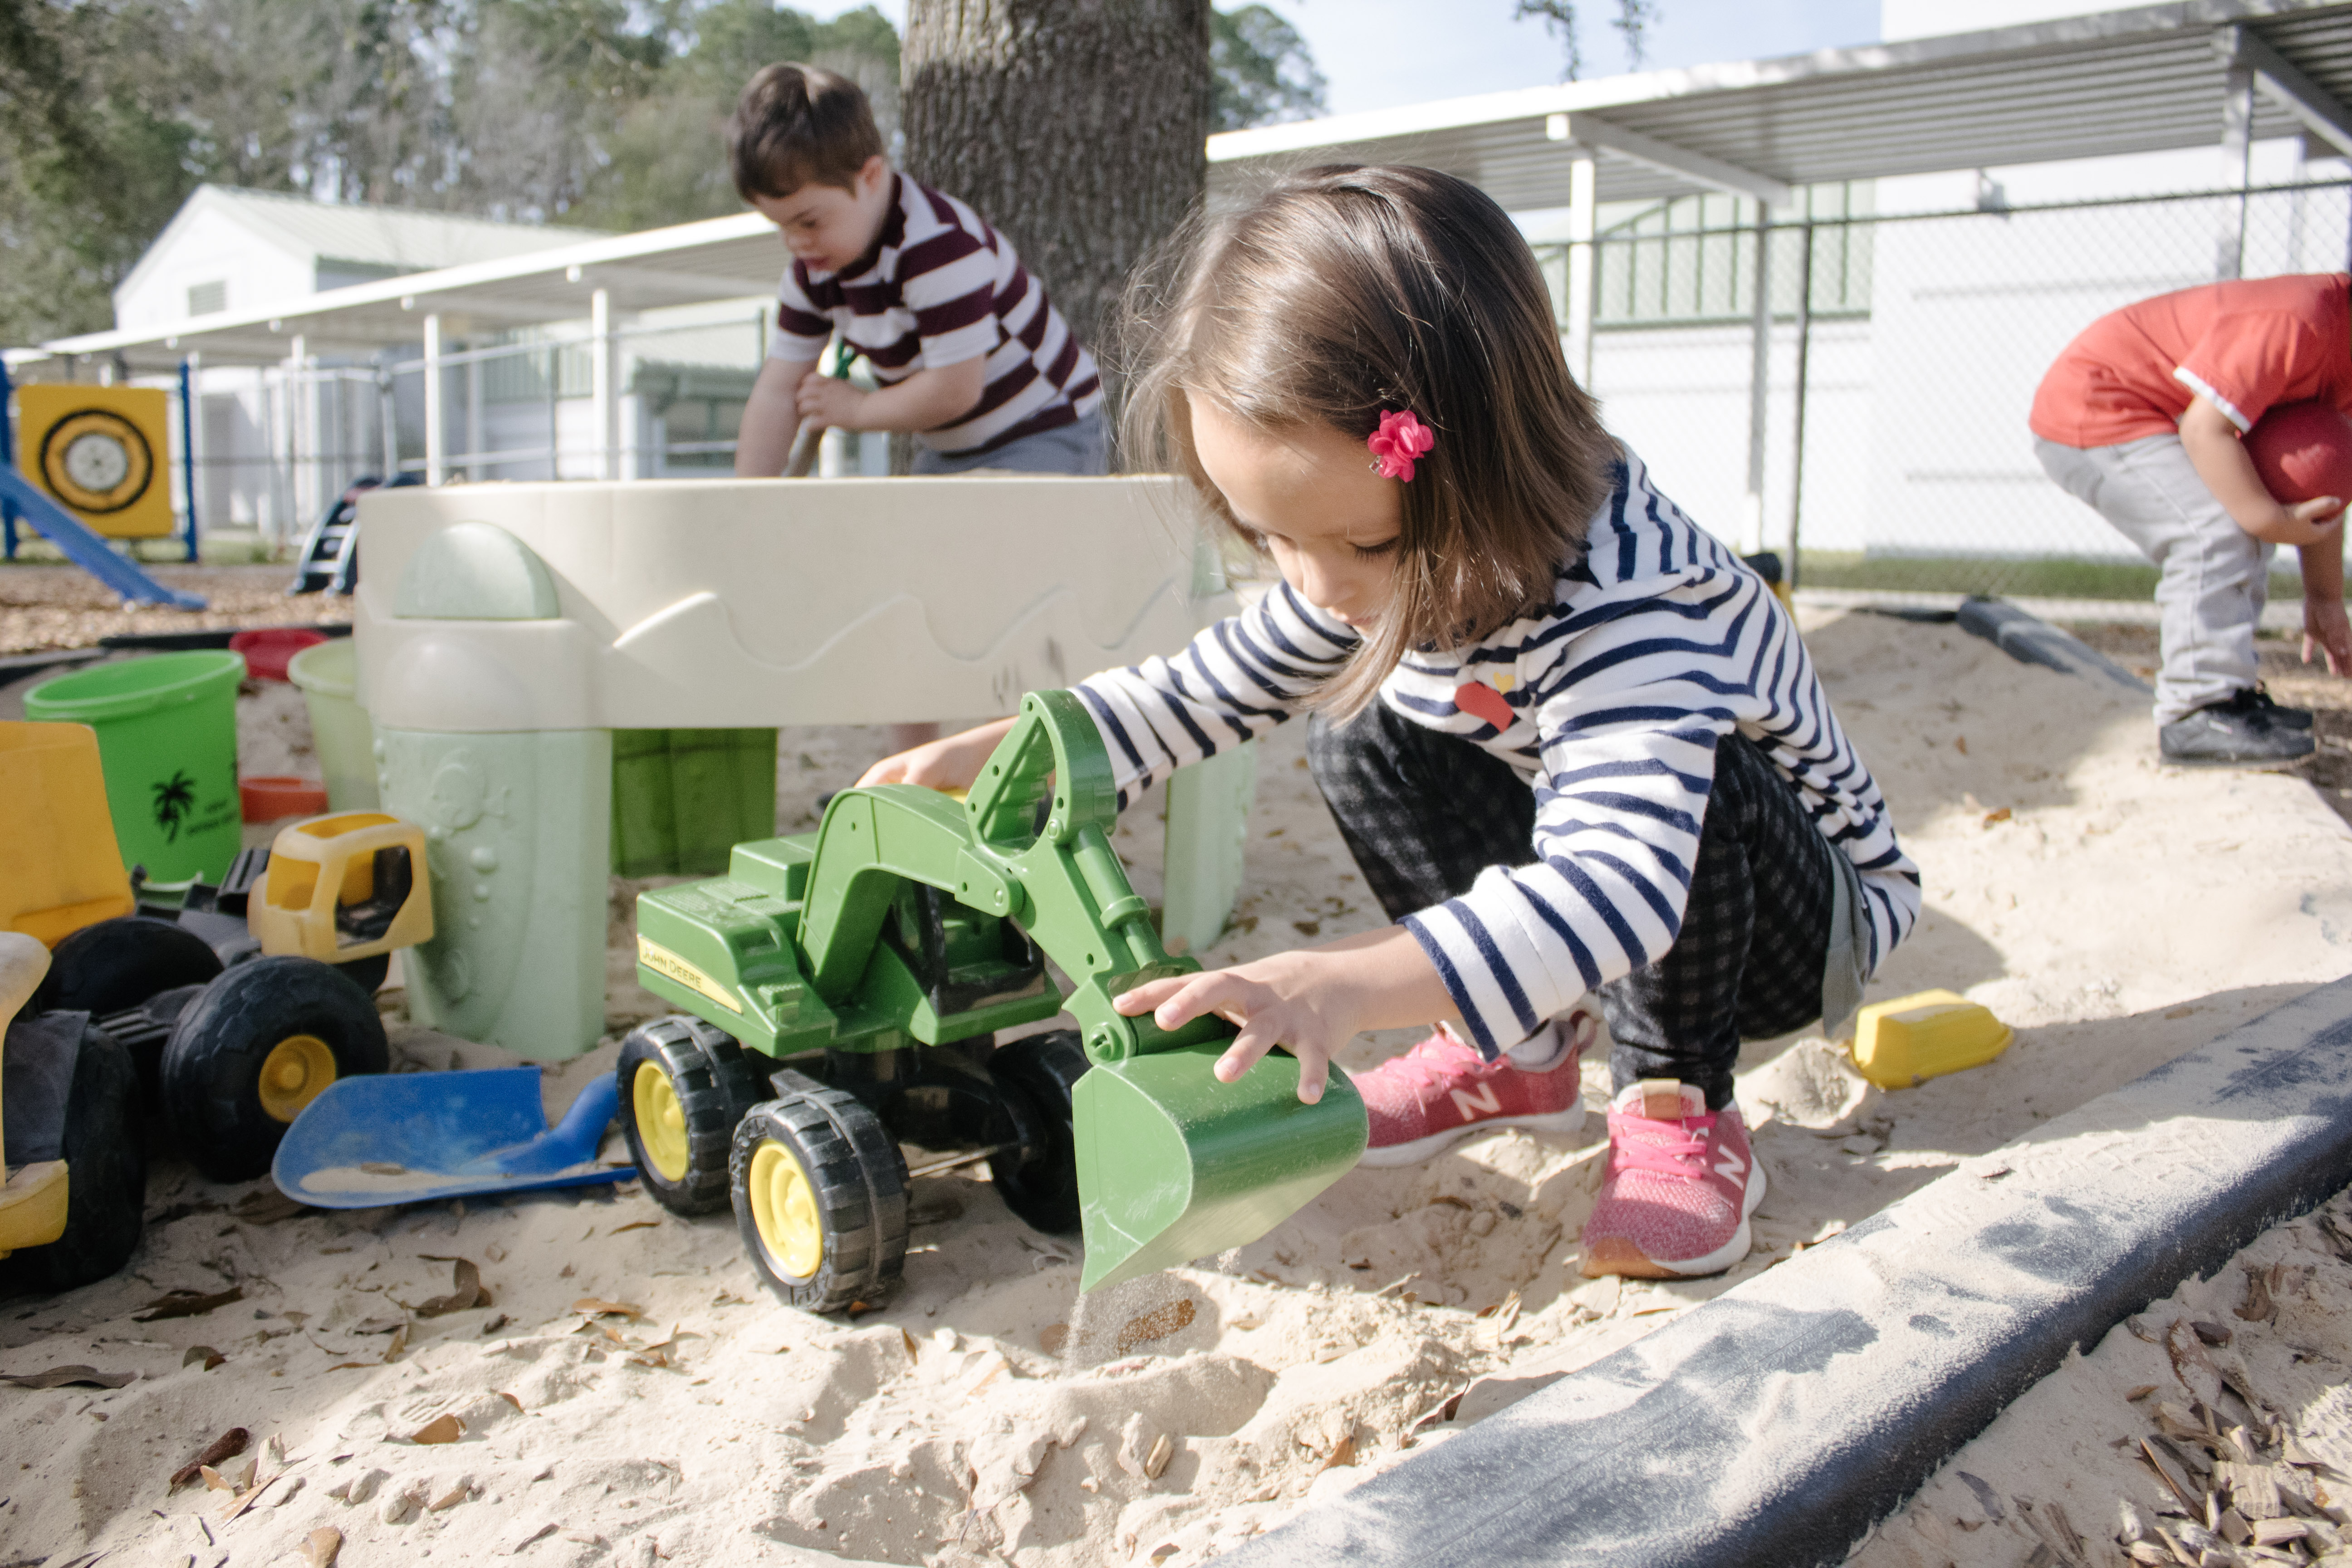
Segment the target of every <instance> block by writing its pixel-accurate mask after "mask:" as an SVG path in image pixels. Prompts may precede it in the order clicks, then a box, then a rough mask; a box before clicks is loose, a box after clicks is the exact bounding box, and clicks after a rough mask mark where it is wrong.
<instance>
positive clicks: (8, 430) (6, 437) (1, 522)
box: [0, 359, 16, 561]
mask: <svg viewBox="0 0 2352 1568" xmlns="http://www.w3.org/2000/svg"><path fill="white" fill-rule="evenodd" d="M12 390H13V389H12V388H11V387H10V385H9V383H8V362H7V361H6V360H5V359H0V468H15V467H16V427H15V426H11V425H10V424H9V423H8V405H9V402H10V401H11V396H10V395H11V392H12ZM15 559H16V508H15V507H13V506H11V505H9V504H8V502H7V501H6V500H0V561H14V560H15Z"/></svg>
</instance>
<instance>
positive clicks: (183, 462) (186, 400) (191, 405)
mask: <svg viewBox="0 0 2352 1568" xmlns="http://www.w3.org/2000/svg"><path fill="white" fill-rule="evenodd" d="M196 366H197V356H196V355H194V354H189V355H187V356H186V357H184V359H182V360H181V361H180V472H181V474H182V476H183V483H184V487H185V489H186V490H187V492H188V541H187V542H188V559H189V560H191V561H194V559H195V558H196V423H197V421H196Z"/></svg>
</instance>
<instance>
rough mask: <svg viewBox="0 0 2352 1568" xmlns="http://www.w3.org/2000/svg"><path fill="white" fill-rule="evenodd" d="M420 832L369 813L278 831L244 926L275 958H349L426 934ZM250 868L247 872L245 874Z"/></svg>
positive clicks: (428, 909) (427, 899) (428, 922)
mask: <svg viewBox="0 0 2352 1568" xmlns="http://www.w3.org/2000/svg"><path fill="white" fill-rule="evenodd" d="M424 865H425V833H424V830H423V829H421V828H419V827H417V826H415V825H414V824H411V823H406V822H403V821H402V820H401V819H400V818H398V817H396V816H387V815H385V814H384V813H383V812H377V811H353V812H345V813H343V814H341V815H340V816H320V817H313V818H312V819H310V821H307V822H298V823H295V824H293V825H292V826H289V827H286V828H284V829H282V830H281V831H280V832H279V833H278V837H277V838H276V839H275V840H274V841H272V843H271V844H270V847H269V853H268V859H267V864H266V865H265V866H264V867H262V868H260V878H259V880H260V883H261V887H260V889H259V893H260V896H259V897H258V898H256V897H254V896H253V894H252V892H251V890H250V889H248V891H247V903H246V911H245V914H246V923H247V925H249V926H250V927H251V928H252V929H253V934H254V935H255V936H256V937H257V938H258V939H260V942H261V951H262V952H265V953H269V954H271V955H273V956H275V955H278V954H281V953H298V954H299V955H300V956H302V957H304V958H315V959H318V960H319V961H320V963H353V962H355V961H357V960H360V959H365V958H373V957H375V956H377V955H378V954H381V953H388V952H392V951H393V950H394V949H395V948H402V947H413V946H415V944H416V943H418V942H428V941H430V940H432V936H433V900H432V898H431V896H430V895H429V893H428V892H427V891H426V889H425V887H424V886H423V885H422V883H421V882H420V879H419V877H418V872H419V871H420V870H422V869H423V868H424ZM248 874H249V873H248Z"/></svg>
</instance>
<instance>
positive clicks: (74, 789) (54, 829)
mask: <svg viewBox="0 0 2352 1568" xmlns="http://www.w3.org/2000/svg"><path fill="white" fill-rule="evenodd" d="M131 909H132V900H131V879H130V878H129V877H128V876H127V875H125V874H124V872H123V869H122V857H121V852H120V851H119V850H118V849H117V847H116V846H115V842H114V818H113V816H111V815H110V814H109V812H108V811H107V808H106V775H105V774H104V773H102V772H101V771H100V767H99V762H98V731H95V730H93V729H91V728H90V727H89V725H87V724H16V723H0V931H22V932H24V933H25V934H26V936H29V937H33V938H36V939H37V940H38V941H39V942H42V943H43V944H44V945H46V946H49V947H55V946H56V945H57V944H58V942H62V941H64V940H65V939H66V938H67V937H69V936H71V935H72V934H73V933H74V932H76V931H79V930H81V928H82V927H84V926H86V925H92V924H95V923H96V922H98V921H102V920H110V919H112V918H113V917H114V916H116V915H127V914H129V913H130V912H131Z"/></svg>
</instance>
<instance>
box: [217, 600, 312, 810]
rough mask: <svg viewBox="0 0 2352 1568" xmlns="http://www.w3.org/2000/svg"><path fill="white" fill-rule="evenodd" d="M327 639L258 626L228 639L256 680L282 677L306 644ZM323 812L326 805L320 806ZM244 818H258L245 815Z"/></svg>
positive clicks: (301, 631) (297, 629) (296, 630)
mask: <svg viewBox="0 0 2352 1568" xmlns="http://www.w3.org/2000/svg"><path fill="white" fill-rule="evenodd" d="M326 640H327V635H326V634H325V633H324V632H314V631H310V630H306V629H305V628H303V627H301V626H257V627H256V628H255V629H253V630H252V631H249V632H239V633H237V634H236V636H235V637H231V638H229V639H228V646H229V648H230V650H231V651H233V652H236V653H241V654H243V655H245V672H246V674H247V675H249V676H251V677H252V678H253V679H256V680H283V679H286V661H287V660H288V659H290V658H293V657H294V656H295V655H296V654H298V653H300V652H301V651H302V650H303V649H304V648H306V647H318V646H319V645H320V643H322V642H325V641H326ZM319 809H320V810H321V811H324V810H325V809H326V807H324V806H320V808H319ZM246 820H247V821H248V822H251V821H255V820H257V818H254V817H251V816H248V817H247V818H246Z"/></svg>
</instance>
